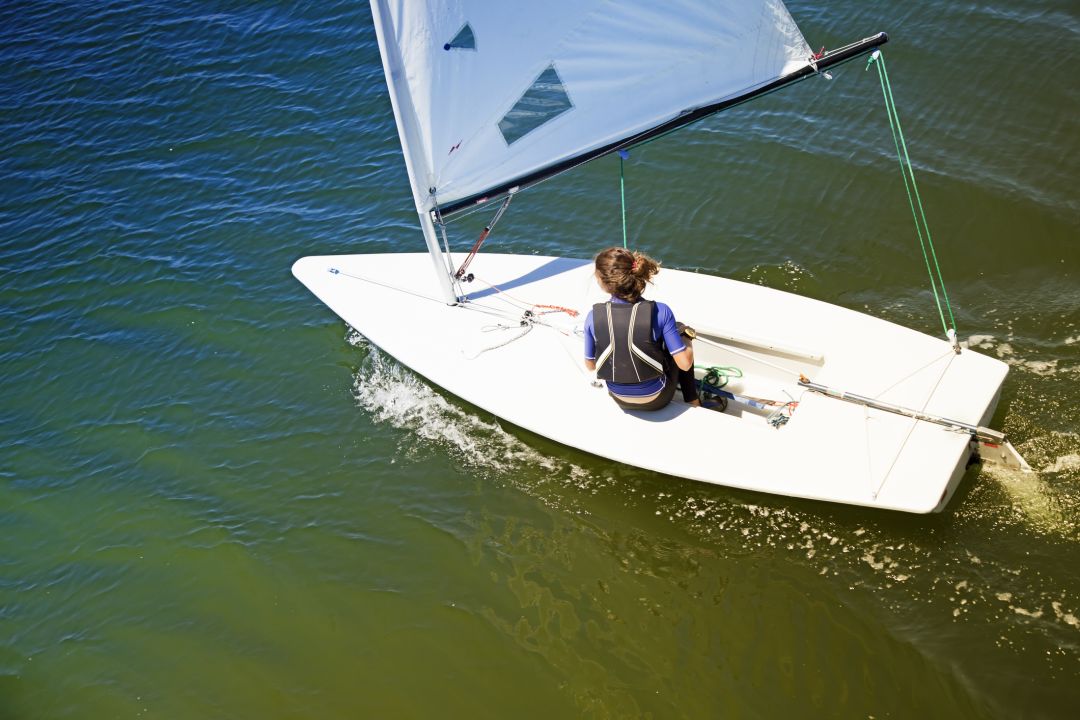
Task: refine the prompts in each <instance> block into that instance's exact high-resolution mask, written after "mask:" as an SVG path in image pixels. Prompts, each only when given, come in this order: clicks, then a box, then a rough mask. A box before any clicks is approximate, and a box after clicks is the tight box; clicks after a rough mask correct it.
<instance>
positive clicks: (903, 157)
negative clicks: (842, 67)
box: [865, 50, 959, 352]
mask: <svg viewBox="0 0 1080 720" xmlns="http://www.w3.org/2000/svg"><path fill="white" fill-rule="evenodd" d="M871 65H876V66H877V71H878V78H879V79H880V80H881V94H882V95H883V96H884V98H885V110H886V113H887V114H888V116H889V129H890V130H891V131H892V136H893V145H894V146H895V147H896V159H897V160H898V161H899V163H900V174H901V175H902V176H903V178H904V190H905V191H906V192H907V198H908V205H909V206H910V207H911V217H912V218H913V219H914V220H915V234H916V235H918V237H919V247H921V248H922V253H923V260H924V261H925V262H926V272H927V273H928V274H929V275H930V288H931V289H932V290H933V291H934V302H935V303H936V304H937V310H938V316H939V317H940V318H941V327H942V328H943V329H944V330H945V335H946V337H948V338H949V339H950V340H951V341H952V343H953V345H954V346H955V347H957V348H959V345H958V344H957V339H956V318H955V317H954V316H953V311H952V305H951V304H950V303H949V294H948V293H947V292H946V291H945V278H944V277H942V275H941V266H940V265H939V264H938V259H937V253H936V252H935V251H934V241H933V239H932V238H931V237H930V225H929V224H927V222H926V212H925V211H924V210H923V205H922V199H921V198H920V197H919V188H918V187H917V186H916V185H915V171H914V170H913V169H912V167H911V158H910V157H909V156H908V151H907V143H906V142H905V141H904V131H903V130H902V129H901V128H900V116H899V115H898V114H897V112H896V103H895V101H894V100H893V94H892V86H891V85H890V84H889V73H888V71H887V70H886V68H885V55H884V53H882V52H881V51H880V50H875V51H874V52H872V53H871V54H870V57H869V59H867V61H866V68H865V70H869V69H870V66H871ZM916 207H918V211H916ZM920 221H921V224H920ZM924 235H925V236H926V237H925V239H924V238H923V236H924ZM927 248H929V252H927ZM931 259H933V267H931V264H930V261H931ZM935 274H936V278H935ZM939 285H940V286H941V295H940V297H939V295H938V286H939ZM942 298H944V300H945V310H948V313H949V323H952V327H951V328H950V327H949V324H948V323H946V322H945V312H944V311H943V310H942V307H941V301H942ZM957 352H959V350H957Z"/></svg>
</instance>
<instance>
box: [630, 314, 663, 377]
mask: <svg viewBox="0 0 1080 720" xmlns="http://www.w3.org/2000/svg"><path fill="white" fill-rule="evenodd" d="M642 304H643V303H641V302H636V303H634V309H633V310H631V311H630V327H629V329H628V330H627V333H626V344H627V345H629V346H630V352H632V353H634V355H637V356H638V357H639V358H640V359H641V360H643V361H644V362H645V363H646V364H648V365H649V366H651V367H652V368H653V369H654V370H656V371H657V372H659V373H663V372H664V365H663V363H660V362H657V361H656V360H655V359H654V358H651V357H649V355H648V353H646V352H645V351H644V350H642V349H641V348H639V347H638V346H637V343H635V342H634V330H635V329H637V314H638V308H640V307H641V306H642ZM652 309H653V305H652V303H649V304H648V309H647V310H648V313H649V316H650V317H649V318H648V323H646V325H645V329H646V330H647V332H648V335H649V339H650V340H652V317H651V316H652Z"/></svg>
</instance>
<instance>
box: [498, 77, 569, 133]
mask: <svg viewBox="0 0 1080 720" xmlns="http://www.w3.org/2000/svg"><path fill="white" fill-rule="evenodd" d="M573 106H574V104H573V103H571V102H570V96H569V95H567V94H566V88H564V87H563V84H562V78H560V77H559V73H557V72H555V66H554V65H548V66H547V69H546V70H544V72H542V73H540V77H538V78H536V80H535V81H534V82H533V84H532V85H530V86H529V89H528V90H526V91H525V94H524V95H522V96H521V98H520V99H519V100H518V101H517V102H516V103H514V107H512V108H510V112H508V113H506V115H505V116H504V117H503V119H502V120H500V121H499V131H500V132H502V136H503V139H505V140H506V144H507V145H512V144H514V143H515V142H517V141H518V140H520V139H521V138H523V137H525V136H526V135H528V134H529V133H531V132H532V131H533V130H535V129H536V128H538V127H540V126H541V125H543V124H544V123H546V122H548V121H550V120H553V119H555V118H556V117H558V116H559V115H562V114H563V113H564V112H566V111H567V110H569V109H570V108H572V107H573Z"/></svg>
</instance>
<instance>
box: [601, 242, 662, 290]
mask: <svg viewBox="0 0 1080 720" xmlns="http://www.w3.org/2000/svg"><path fill="white" fill-rule="evenodd" d="M659 270H660V263H658V262H656V261H655V260H653V259H652V258H651V257H649V256H648V255H646V254H645V253H639V252H631V251H630V250H627V249H625V248H621V247H609V248H608V249H607V250H601V251H600V252H599V253H597V255H596V278H597V280H599V281H600V287H602V288H603V289H604V291H605V292H608V293H611V294H612V295H614V296H615V297H617V298H619V299H620V300H626V301H627V302H637V301H638V300H639V299H640V298H641V293H642V292H644V290H645V283H647V282H649V281H650V280H652V277H653V275H655V274H656V273H657V272H658V271H659Z"/></svg>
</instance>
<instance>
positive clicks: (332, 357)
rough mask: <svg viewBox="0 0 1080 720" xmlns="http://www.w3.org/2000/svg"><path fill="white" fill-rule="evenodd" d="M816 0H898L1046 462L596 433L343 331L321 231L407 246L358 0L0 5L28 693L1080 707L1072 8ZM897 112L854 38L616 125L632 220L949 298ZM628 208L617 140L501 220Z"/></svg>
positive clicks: (939, 161) (716, 257) (950, 234)
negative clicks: (840, 475) (925, 464)
mask: <svg viewBox="0 0 1080 720" xmlns="http://www.w3.org/2000/svg"><path fill="white" fill-rule="evenodd" d="M789 8H790V10H791V12H792V14H793V15H794V17H795V18H796V20H797V21H798V22H799V23H800V26H801V27H802V29H803V31H804V33H805V34H806V36H807V38H808V40H809V42H810V43H811V44H812V45H814V47H815V48H816V47H819V46H820V45H822V44H825V45H828V46H829V47H836V46H838V45H840V44H842V43H844V42H846V41H849V40H851V39H853V38H855V37H861V36H865V35H869V34H871V33H872V32H876V31H878V30H886V31H888V32H890V35H891V37H892V40H891V42H890V43H889V45H888V46H886V53H887V55H888V58H889V70H890V74H891V76H892V81H893V90H894V93H895V94H896V100H897V103H898V106H899V110H900V113H901V118H902V120H903V121H904V128H905V133H906V135H907V138H908V142H909V146H910V150H911V153H912V158H913V160H914V162H915V171H916V173H917V175H918V179H919V183H920V190H921V192H922V196H923V199H924V202H925V203H926V206H927V213H928V217H929V220H930V224H931V227H932V228H933V230H934V238H935V241H936V243H937V247H938V255H939V258H940V260H941V263H942V269H943V272H944V275H945V278H946V281H947V283H948V289H949V292H950V298H951V299H952V301H953V305H954V309H955V311H956V312H957V323H958V326H959V330H960V335H961V337H962V339H970V340H971V342H972V344H973V345H975V346H977V348H978V351H980V352H985V353H987V354H990V355H992V356H995V357H1000V358H1002V359H1004V360H1006V361H1007V362H1009V363H1010V365H1011V366H1012V369H1011V372H1010V375H1009V377H1008V379H1007V380H1006V383H1005V387H1004V390H1003V396H1002V401H1001V405H1000V406H999V411H998V413H997V416H996V417H995V419H994V424H995V426H997V427H1001V428H1004V429H1005V430H1007V431H1008V432H1009V433H1010V434H1011V435H1012V437H1013V438H1014V442H1015V443H1016V445H1017V447H1018V449H1019V450H1020V451H1021V452H1022V453H1023V454H1024V455H1025V457H1027V459H1028V460H1029V461H1030V462H1031V464H1032V465H1033V466H1034V467H1035V468H1036V469H1038V470H1039V473H1038V474H1036V475H1032V476H1020V475H1015V474H1010V473H1004V472H991V471H989V470H978V469H973V470H972V471H970V472H969V473H968V474H967V476H966V477H965V478H964V482H963V485H962V487H961V489H960V491H959V492H958V495H957V496H956V498H955V499H954V500H953V501H952V502H951V504H950V505H949V507H948V508H947V510H946V511H945V512H944V513H942V514H940V515H935V516H928V517H916V516H906V515H897V514H888V513H878V512H872V511H868V510H866V509H859V508H848V507H840V506H830V505H826V504H820V503H812V502H807V501H799V500H791V499H786V498H779V497H771V496H765V495H758V494H753V493H746V492H739V491H733V490H727V489H724V488H720V487H713V486H707V485H701V484H695V483H690V482H684V481H679V480H674V479H671V478H667V477H663V476H659V475H656V474H653V473H648V472H644V471H640V470H636V469H633V468H628V467H623V466H617V465H613V464H611V463H608V462H606V461H603V460H600V459H597V458H593V457H590V456H586V455H583V454H581V453H578V452H576V451H573V450H570V449H567V448H565V447H561V446H558V445H555V444H553V443H550V442H548V441H546V440H545V439H543V438H540V437H537V436H534V435H531V434H529V433H527V432H524V431H521V430H519V429H516V428H513V427H508V426H504V425H502V424H500V423H499V422H498V421H497V420H496V419H494V418H492V417H490V416H488V415H486V414H485V413H483V412H481V411H479V410H477V409H476V408H474V407H471V406H469V405H468V404H466V403H463V402H461V401H460V400H458V399H456V398H453V397H450V396H447V395H445V394H442V393H441V392H440V391H438V390H436V389H433V388H432V387H431V386H429V385H427V384H426V383H425V382H424V381H423V380H422V379H420V378H418V377H416V376H414V375H412V374H411V373H409V372H408V371H406V370H404V369H402V368H401V367H400V366H398V365H396V364H395V363H394V362H393V361H392V360H391V359H390V358H388V357H386V356H384V355H382V354H381V353H380V352H379V351H377V350H375V349H374V348H372V347H370V346H369V345H368V344H367V343H366V342H365V341H364V340H363V339H362V338H360V337H358V336H356V335H354V334H352V333H350V332H349V331H348V329H347V328H346V327H345V326H344V325H343V324H342V323H341V322H340V321H338V320H337V319H336V318H335V317H334V316H333V315H332V314H331V313H330V312H329V311H328V310H327V309H326V308H325V307H324V306H322V305H321V304H320V303H318V302H317V301H316V300H315V299H314V298H313V297H312V296H311V295H310V294H308V293H307V292H306V290H304V289H303V288H302V287H301V286H299V285H298V283H296V282H295V281H294V280H293V279H292V277H291V276H290V274H289V267H290V265H291V264H292V262H293V261H294V260H295V259H296V258H298V257H300V256H303V255H306V254H332V253H355V252H376V251H378V252H385V251H414V250H418V249H420V248H421V246H422V245H421V240H420V236H419V231H418V229H417V228H416V227H415V215H414V214H412V212H411V211H410V209H409V205H410V202H409V198H408V184H407V179H406V177H405V171H404V165H403V162H402V160H401V156H400V153H399V149H398V145H397V137H396V131H395V129H394V126H393V118H392V115H391V111H390V106H389V102H388V99H387V96H386V93H385V86H384V84H383V80H382V69H381V67H380V65H379V60H378V51H377V48H376V47H375V42H374V34H373V31H372V28H371V22H370V16H369V12H368V10H367V7H366V4H364V3H348V4H346V3H339V2H331V3H324V4H319V5H315V6H301V7H295V6H293V5H290V4H285V3H275V2H257V3H236V2H233V3H225V4H224V5H214V6H207V5H202V4H198V3H175V2H174V3H167V4H166V3H140V4H137V5H127V4H124V5H121V4H118V3H109V2H105V3H98V4H94V5H88V6H85V7H84V6H76V5H67V4H61V3H30V2H25V3H14V4H6V5H3V6H2V7H0V40H2V42H0V58H3V61H4V63H3V64H4V67H5V72H4V73H3V74H0V127H2V128H3V138H4V150H3V153H2V154H0V169H2V177H3V185H2V190H0V229H2V231H3V232H2V233H0V270H2V276H3V278H4V282H3V283H2V285H0V323H2V324H0V330H2V332H0V369H2V373H0V398H2V402H0V420H2V423H0V448H2V453H0V527H2V528H3V531H2V533H0V718H19V719H21V718H59V717H77V718H113V717H161V718H207V717H222V718H226V717H227V718H236V717H245V718H246V717H257V718H299V717H305V718H307V717H312V718H315V717H317V718H331V717H342V718H345V717H348V718H353V717H392V718H398V717H417V718H420V717H424V718H426V717H491V718H496V717H498V718H503V717H544V718H548V717H587V718H623V717H654V718H675V717H687V718H703V717H708V718H712V717H822V718H832V717H845V718H846V717H852V718H865V717H871V716H872V717H875V718H885V717H894V718H908V717H920V716H921V717H933V718H937V717H941V718H946V717H948V718H953V717H970V718H1013V717H1033V718H1057V717H1061V718H1067V717H1073V716H1075V714H1076V708H1077V707H1078V706H1080V652H1078V651H1080V619H1078V617H1080V571H1078V569H1077V567H1078V565H1077V550H1078V548H1080V420H1078V413H1077V410H1076V408H1077V407H1078V405H1080V390H1078V383H1077V380H1078V378H1080V284H1078V281H1077V277H1078V273H1080V250H1078V249H1077V245H1076V242H1077V239H1078V235H1080V233H1078V231H1080V219H1078V218H1080V215H1078V210H1080V200H1078V196H1077V192H1076V187H1077V181H1078V179H1080V163H1078V160H1077V157H1078V152H1077V151H1078V149H1080V133H1078V132H1077V117H1078V116H1080V114H1078V109H1080V88H1078V86H1077V84H1076V82H1075V81H1074V80H1072V79H1071V78H1072V75H1073V74H1074V73H1072V72H1071V68H1072V66H1073V65H1074V64H1075V62H1074V61H1075V60H1076V59H1077V47H1080V44H1078V43H1077V40H1078V39H1080V14H1078V12H1077V8H1076V6H1075V3H1069V2H1048V3H1035V2H1030V1H1027V2H1018V3H1017V2H1014V3H1007V4H1006V3H1003V2H1002V3H993V4H963V5H957V4H952V3H944V2H934V3H930V4H924V5H918V6H912V7H910V8H909V7H907V6H898V5H895V4H893V3H884V2H855V1H854V0H847V1H845V2H837V3H830V4H827V5H826V4H821V3H795V2H792V3H790V5H789ZM891 152H892V146H891V138H890V136H889V134H888V125H887V121H886V119H885V114H884V107H883V105H882V103H881V98H880V87H879V86H878V84H877V78H876V75H875V73H873V72H870V73H864V72H863V70H862V63H853V64H851V65H848V66H846V67H845V68H844V69H842V70H840V71H838V72H836V73H835V79H834V80H833V81H831V82H827V81H824V80H821V79H813V80H812V81H809V82H806V83H802V84H801V85H799V86H798V87H796V88H793V89H791V90H790V91H787V92H785V93H781V94H777V95H773V96H770V97H769V98H766V99H763V100H761V101H758V102H756V103H753V104H751V105H747V106H744V107H743V108H740V109H738V110H735V111H731V112H729V113H726V114H724V115H721V116H718V117H716V118H713V119H711V120H709V121H707V122H705V123H702V124H699V125H697V126H695V127H694V128H691V129H689V130H687V131H686V132H683V133H681V134H679V135H677V136H674V137H672V138H667V139H665V140H663V141H659V142H656V143H652V144H651V145H649V146H648V147H646V148H644V149H641V150H638V151H635V152H633V153H632V155H631V159H630V161H628V162H627V165H626V179H627V199H628V203H629V211H630V212H629V216H628V220H629V231H630V236H631V243H632V244H633V245H635V246H637V247H641V248H643V249H645V250H648V251H649V252H651V253H652V254H654V255H656V256H658V257H659V258H660V259H661V260H662V261H663V262H664V263H665V265H667V266H671V267H680V268H684V269H698V270H701V271H703V272H710V273H716V274H721V275H725V276H728V277H733V278H737V279H742V280H748V281H752V282H760V283H763V284H766V285H769V286H772V287H778V288H783V289H788V290H794V291H797V292H800V293H802V294H805V295H808V296H811V297H815V298H819V299H822V300H825V301H828V302H832V303H837V304H840V305H843V306H846V307H851V308H855V309H859V310H863V311H866V312H870V313H872V314H874V315H878V316H881V317H885V318H888V319H890V320H893V321H896V322H900V323H902V324H905V325H908V326H911V327H914V328H917V329H919V330H923V331H926V332H929V333H935V334H936V333H938V332H940V326H939V325H938V320H937V316H936V311H935V310H934V307H933V300H932V297H931V295H930V291H929V283H928V280H927V279H926V276H925V269H924V268H923V267H922V257H921V254H919V252H918V249H917V240H916V238H915V237H914V230H913V227H912V225H911V220H910V217H909V215H908V212H909V211H908V207H907V203H906V200H905V198H904V195H903V187H902V184H901V180H900V177H899V170H898V168H897V166H896V161H895V157H893V156H892V155H891V154H890V153H891ZM486 219H487V218H486V217H478V216H473V217H471V218H469V219H468V220H465V221H462V222H461V223H460V224H457V225H455V226H454V231H453V235H452V242H453V243H454V244H455V245H456V246H458V247H461V246H467V245H468V244H469V243H471V241H472V240H473V239H474V237H475V233H476V232H478V231H479V228H480V227H481V226H482V224H483V222H484V221H485V220H486ZM620 240H621V220H620V216H619V205H618V162H617V160H614V159H611V158H609V159H604V160H600V161H598V162H596V163H594V164H592V165H590V166H588V167H586V168H583V169H581V170H580V171H578V172H575V173H571V174H569V175H565V176H562V177H560V178H558V179H556V180H553V181H551V182H549V183H546V184H544V185H543V186H541V187H539V188H536V189H535V190H533V191H531V192H530V193H528V194H526V195H523V196H522V197H521V198H519V199H518V200H516V201H515V203H514V207H513V208H512V212H511V213H509V214H508V215H507V216H506V217H505V218H504V219H503V221H502V222H501V223H500V225H499V228H498V230H497V232H496V233H495V235H493V237H492V239H491V240H490V241H489V243H490V244H491V246H492V247H493V248H494V249H496V250H499V251H504V252H540V253H544V254H561V255H571V256H579V257H586V256H589V255H591V254H592V253H593V252H594V251H595V249H596V248H597V247H600V246H602V245H607V244H612V243H617V242H619V241H620ZM476 262H477V263H482V262H483V258H482V256H481V257H480V259H478V260H477V261H476ZM738 311H739V309H738V308H718V313H719V314H720V315H721V316H722V315H723V314H727V313H737V312H738ZM528 372H529V369H523V373H525V374H527V373H528ZM729 449H730V448H728V447H727V446H726V445H725V442H724V438H723V437H718V438H716V442H715V444H714V445H713V446H711V447H698V448H687V449H685V450H681V451H685V452H695V453H699V454H701V456H702V461H703V462H723V456H724V453H725V452H727V451H728V450H729ZM762 462H766V463H767V462H768V458H762Z"/></svg>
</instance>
